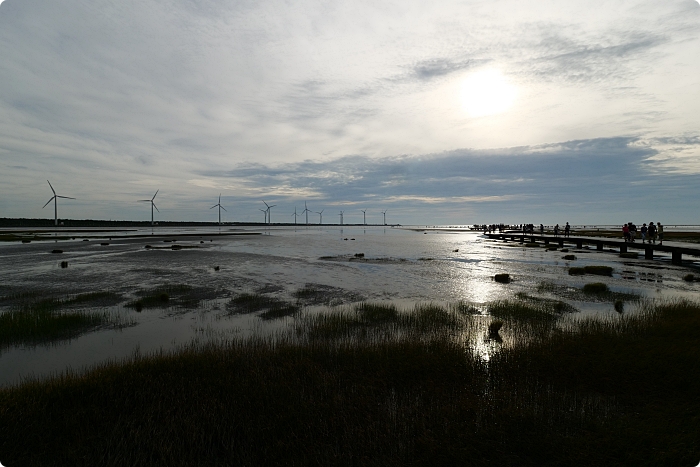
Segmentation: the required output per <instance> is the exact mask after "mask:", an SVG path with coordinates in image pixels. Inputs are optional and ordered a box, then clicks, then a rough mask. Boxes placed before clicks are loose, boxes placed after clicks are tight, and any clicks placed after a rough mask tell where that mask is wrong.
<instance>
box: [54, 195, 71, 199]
mask: <svg viewBox="0 0 700 467" xmlns="http://www.w3.org/2000/svg"><path fill="white" fill-rule="evenodd" d="M56 198H65V199H75V198H71V197H70V196H59V195H56Z"/></svg>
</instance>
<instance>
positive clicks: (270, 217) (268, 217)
mask: <svg viewBox="0 0 700 467" xmlns="http://www.w3.org/2000/svg"><path fill="white" fill-rule="evenodd" d="M263 203H265V200H263ZM265 206H267V223H268V224H272V211H270V209H272V208H274V207H275V206H277V205H276V204H273V205H272V206H270V205H269V204H267V203H265Z"/></svg>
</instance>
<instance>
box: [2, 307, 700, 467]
mask: <svg viewBox="0 0 700 467" xmlns="http://www.w3.org/2000/svg"><path fill="white" fill-rule="evenodd" d="M509 304H510V305H509ZM638 306H639V307H640V308H641V311H640V312H638V313H634V314H632V313H630V314H628V313H625V314H622V315H620V316H619V317H618V318H614V319H610V320H609V321H604V322H601V321H592V320H587V321H576V322H572V324H570V325H568V326H565V327H563V328H562V327H561V326H560V325H558V324H557V323H558V321H557V320H556V319H550V318H545V315H547V314H551V315H553V316H556V315H562V313H564V312H565V311H566V310H565V309H564V308H563V307H562V306H560V305H558V302H556V301H551V300H550V301H544V302H542V301H539V302H538V301H536V300H534V299H532V298H528V296H523V297H521V299H518V300H514V301H512V302H507V303H506V302H499V303H498V304H494V305H493V306H491V309H490V311H491V312H492V313H493V314H494V315H497V316H498V321H497V322H492V321H491V320H492V319H493V318H491V317H489V316H486V315H479V314H476V313H477V312H478V310H476V309H475V308H473V307H471V306H467V305H465V304H458V305H454V306H451V307H447V308H444V307H439V306H434V305H426V306H417V307H416V309H414V310H412V311H410V312H405V311H402V310H398V309H397V308H395V307H392V306H385V305H376V304H364V305H361V306H357V307H355V308H353V309H345V311H341V312H337V311H336V312H327V313H325V314H320V315H319V314H316V315H311V314H309V315H305V314H297V315H295V318H294V321H293V326H292V327H291V330H290V331H289V332H288V333H286V334H282V335H280V336H277V337H276V338H274V339H273V338H251V339H247V340H235V341H228V342H221V343H218V344H210V345H200V346H192V347H189V348H186V349H183V350H181V351H179V352H177V353H174V354H164V355H156V356H138V357H134V358H132V359H130V360H129V361H126V362H122V363H114V364H108V365H105V366H102V367H100V368H96V369H94V370H92V371H89V372H87V373H85V374H80V375H79V374H68V375H66V376H62V377H60V378H55V379H52V380H49V381H44V382H26V383H24V384H23V385H21V386H19V387H16V388H9V389H3V390H0V427H2V430H0V433H1V434H0V462H2V463H3V465H8V466H53V465H56V466H59V465H60V466H65V465H72V466H87V465H89V466H117V465H119V466H124V465H129V466H169V467H170V466H193V465H198V466H199V465H206V466H210V465H211V466H213V465H216V466H233V465H251V466H252V465H358V466H366V465H381V466H386V465H431V466H433V465H460V466H469V465H475V466H481V465H498V466H512V465H518V466H522V465H527V466H530V465H532V466H561V465H576V466H594V465H595V466H616V465H624V466H647V465H648V466H665V465H668V466H683V465H687V466H692V465H696V464H697V462H698V460H700V398H698V397H697V396H698V394H700V378H698V376H697V375H698V374H700V359H698V349H699V348H700V304H695V303H688V302H675V303H666V304H661V305H652V304H650V303H646V304H645V303H641V304H640V305H638ZM482 311H483V310H482ZM559 323H560V321H559ZM485 354H488V355H489V358H483V356H484V355H485Z"/></svg>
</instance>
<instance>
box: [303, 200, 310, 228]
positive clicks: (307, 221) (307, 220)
mask: <svg viewBox="0 0 700 467" xmlns="http://www.w3.org/2000/svg"><path fill="white" fill-rule="evenodd" d="M310 212H311V211H309V208H307V207H306V201H304V210H303V211H302V212H301V213H302V214H304V213H306V225H309V213H310Z"/></svg>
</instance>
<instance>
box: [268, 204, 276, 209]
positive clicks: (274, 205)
mask: <svg viewBox="0 0 700 467" xmlns="http://www.w3.org/2000/svg"><path fill="white" fill-rule="evenodd" d="M276 206H277V205H276V204H273V205H272V206H268V208H274V207H276Z"/></svg>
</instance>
